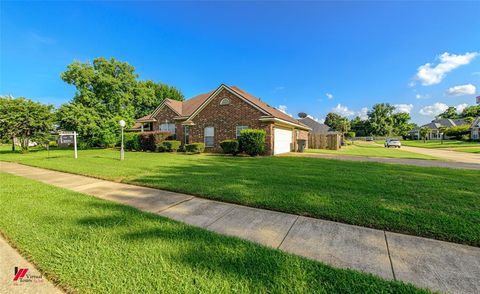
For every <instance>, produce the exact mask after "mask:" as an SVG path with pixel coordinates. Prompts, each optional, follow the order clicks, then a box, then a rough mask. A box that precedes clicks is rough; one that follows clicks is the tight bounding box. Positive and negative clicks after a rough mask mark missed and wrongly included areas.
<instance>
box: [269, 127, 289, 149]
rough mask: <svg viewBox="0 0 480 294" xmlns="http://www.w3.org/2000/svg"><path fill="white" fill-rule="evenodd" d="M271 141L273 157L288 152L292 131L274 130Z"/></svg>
mask: <svg viewBox="0 0 480 294" xmlns="http://www.w3.org/2000/svg"><path fill="white" fill-rule="evenodd" d="M273 140H274V142H273V154H274V155H276V154H281V153H287V152H290V150H291V147H290V146H291V145H292V130H286V129H280V128H274V132H273Z"/></svg>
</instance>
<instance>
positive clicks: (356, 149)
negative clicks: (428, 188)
mask: <svg viewBox="0 0 480 294" xmlns="http://www.w3.org/2000/svg"><path fill="white" fill-rule="evenodd" d="M306 152H308V153H320V154H335V155H357V156H369V157H390V158H412V159H437V158H436V157H433V156H428V155H423V154H418V153H414V152H408V151H403V150H402V149H398V148H385V147H383V143H382V145H381V146H380V145H377V144H368V143H361V142H356V143H355V144H354V145H348V146H345V147H342V148H341V149H340V150H327V149H307V150H306Z"/></svg>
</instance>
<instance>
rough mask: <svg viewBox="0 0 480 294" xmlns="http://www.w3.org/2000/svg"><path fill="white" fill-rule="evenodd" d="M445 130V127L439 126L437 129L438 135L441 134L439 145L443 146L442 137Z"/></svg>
mask: <svg viewBox="0 0 480 294" xmlns="http://www.w3.org/2000/svg"><path fill="white" fill-rule="evenodd" d="M445 130H447V127H445V126H441V127H439V128H438V132H440V134H441V137H440V140H441V141H440V142H441V144H443V137H444V136H445V135H444V134H445Z"/></svg>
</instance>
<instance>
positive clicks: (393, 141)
mask: <svg viewBox="0 0 480 294" xmlns="http://www.w3.org/2000/svg"><path fill="white" fill-rule="evenodd" d="M383 145H384V146H385V147H388V148H390V147H395V148H400V147H402V143H400V140H398V139H387V140H385V143H384V144H383Z"/></svg>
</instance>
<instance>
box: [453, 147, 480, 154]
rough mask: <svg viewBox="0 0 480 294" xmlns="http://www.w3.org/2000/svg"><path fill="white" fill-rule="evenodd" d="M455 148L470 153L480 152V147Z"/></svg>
mask: <svg viewBox="0 0 480 294" xmlns="http://www.w3.org/2000/svg"><path fill="white" fill-rule="evenodd" d="M453 150H455V151H460V152H468V153H480V147H466V148H455V149H453Z"/></svg>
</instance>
